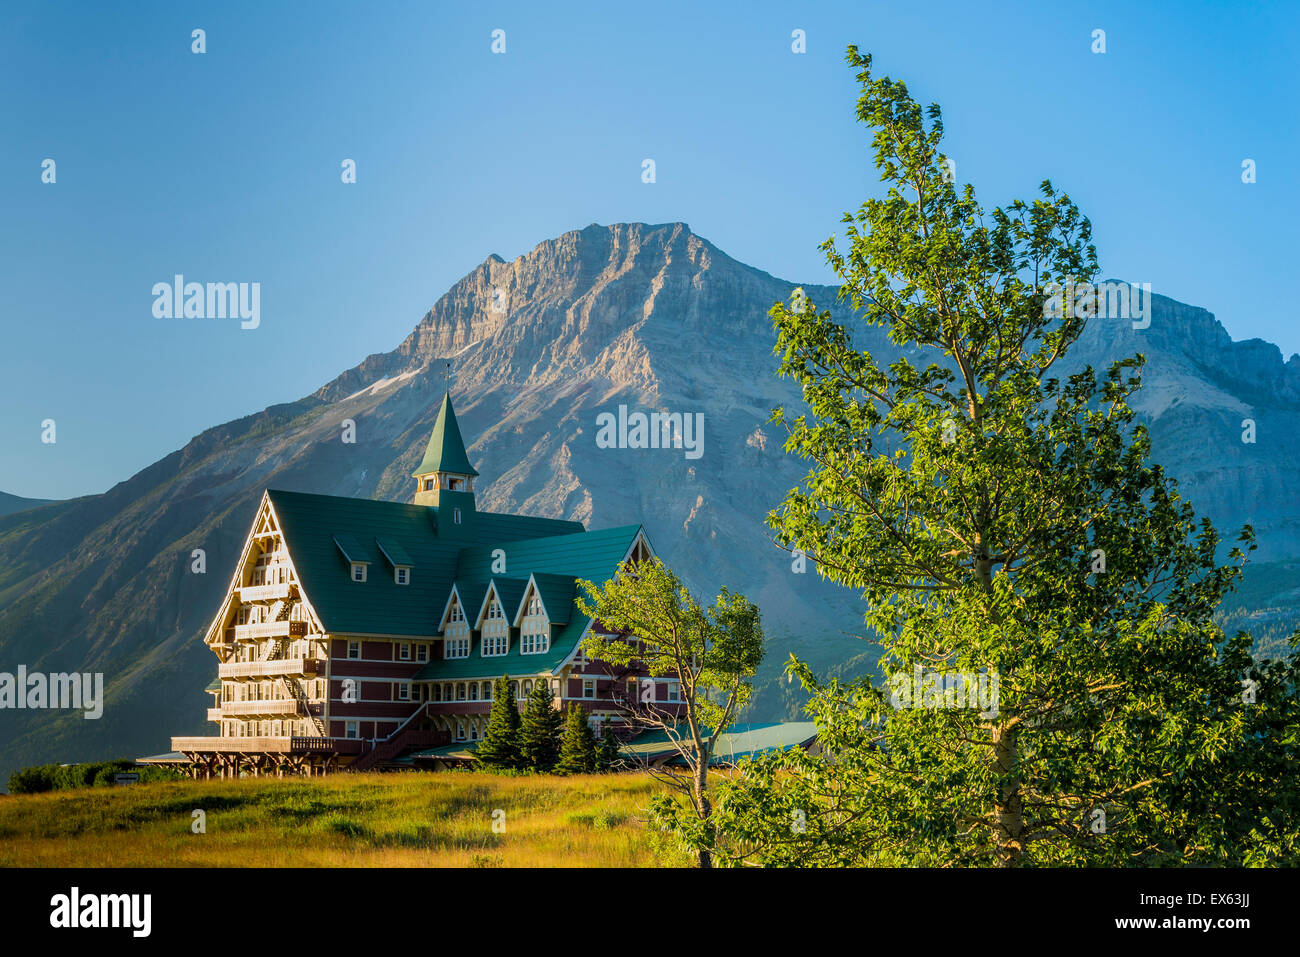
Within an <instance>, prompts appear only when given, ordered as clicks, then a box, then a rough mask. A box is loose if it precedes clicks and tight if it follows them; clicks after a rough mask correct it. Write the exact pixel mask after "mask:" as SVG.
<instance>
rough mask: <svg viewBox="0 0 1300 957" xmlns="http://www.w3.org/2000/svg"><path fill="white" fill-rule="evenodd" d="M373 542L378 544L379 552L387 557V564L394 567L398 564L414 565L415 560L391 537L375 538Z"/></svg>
mask: <svg viewBox="0 0 1300 957" xmlns="http://www.w3.org/2000/svg"><path fill="white" fill-rule="evenodd" d="M375 544H376V545H378V546H379V551H380V553H381V554H382V555H383V556H384V557H385V558H387V559H388V564H390V565H392V566H393V567H394V568H396V567H397V566H398V565H408V566H410V565H414V564H415V560H414V559H413V558H411V556H410V555H408V554H406V549H405V548H403V547H402V546H401V545H400V544H398V543H397V542H395V541H393V540H392V539H391V538H389V539H383V538H376V539H375Z"/></svg>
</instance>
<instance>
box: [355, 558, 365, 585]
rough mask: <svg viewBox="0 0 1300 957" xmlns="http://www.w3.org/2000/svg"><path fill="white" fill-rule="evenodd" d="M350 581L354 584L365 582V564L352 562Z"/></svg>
mask: <svg viewBox="0 0 1300 957" xmlns="http://www.w3.org/2000/svg"><path fill="white" fill-rule="evenodd" d="M352 580H353V581H354V582H363V581H365V580H366V563H365V562H353V563H352Z"/></svg>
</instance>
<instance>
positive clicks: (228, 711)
mask: <svg viewBox="0 0 1300 957" xmlns="http://www.w3.org/2000/svg"><path fill="white" fill-rule="evenodd" d="M218 710H219V711H220V712H221V713H222V714H223V715H224V716H226V717H228V718H229V717H233V716H235V715H237V714H297V713H298V702H297V700H296V699H294V698H263V699H262V700H260V701H256V700H255V701H223V702H222V703H221V706H220V708H219V709H218ZM208 720H209V721H212V720H215V719H213V718H209V719H208Z"/></svg>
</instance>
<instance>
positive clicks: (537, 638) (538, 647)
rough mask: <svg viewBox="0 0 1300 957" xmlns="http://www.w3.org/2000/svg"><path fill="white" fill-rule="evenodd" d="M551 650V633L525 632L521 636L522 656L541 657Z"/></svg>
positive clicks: (520, 650)
mask: <svg viewBox="0 0 1300 957" xmlns="http://www.w3.org/2000/svg"><path fill="white" fill-rule="evenodd" d="M550 650H551V636H550V634H549V633H546V634H539V633H537V632H525V633H524V634H522V635H520V636H519V653H520V654H521V655H540V654H541V653H542V652H544V651H550Z"/></svg>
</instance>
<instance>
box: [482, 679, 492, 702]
mask: <svg viewBox="0 0 1300 957" xmlns="http://www.w3.org/2000/svg"><path fill="white" fill-rule="evenodd" d="M483 700H484V701H491V700H492V682H490V681H485V682H483Z"/></svg>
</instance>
